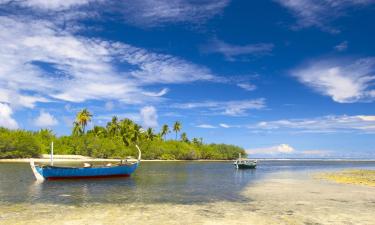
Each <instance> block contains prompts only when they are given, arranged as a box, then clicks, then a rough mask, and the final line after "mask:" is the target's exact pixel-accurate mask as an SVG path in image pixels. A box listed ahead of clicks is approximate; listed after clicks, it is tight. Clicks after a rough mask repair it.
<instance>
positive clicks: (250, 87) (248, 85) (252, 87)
mask: <svg viewBox="0 0 375 225" xmlns="http://www.w3.org/2000/svg"><path fill="white" fill-rule="evenodd" d="M237 86H238V87H240V88H242V89H245V90H246V91H254V90H255V89H257V87H256V86H255V85H254V84H251V83H239V84H237Z"/></svg>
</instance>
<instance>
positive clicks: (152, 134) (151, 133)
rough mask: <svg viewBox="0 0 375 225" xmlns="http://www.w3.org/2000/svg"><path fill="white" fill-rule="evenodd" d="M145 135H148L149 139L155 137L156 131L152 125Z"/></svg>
mask: <svg viewBox="0 0 375 225" xmlns="http://www.w3.org/2000/svg"><path fill="white" fill-rule="evenodd" d="M145 136H146V139H147V140H149V141H152V140H153V139H154V137H155V134H154V131H153V129H152V128H151V127H149V128H148V129H147V130H146V133H145Z"/></svg>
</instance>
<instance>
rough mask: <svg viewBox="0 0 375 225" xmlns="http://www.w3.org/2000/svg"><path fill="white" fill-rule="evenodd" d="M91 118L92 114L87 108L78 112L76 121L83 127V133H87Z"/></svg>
mask: <svg viewBox="0 0 375 225" xmlns="http://www.w3.org/2000/svg"><path fill="white" fill-rule="evenodd" d="M91 118H92V114H91V113H90V112H89V111H88V110H87V109H83V110H82V111H80V112H78V113H77V116H76V123H78V124H79V125H80V126H81V127H82V133H85V128H86V126H87V123H88V122H90V121H91Z"/></svg>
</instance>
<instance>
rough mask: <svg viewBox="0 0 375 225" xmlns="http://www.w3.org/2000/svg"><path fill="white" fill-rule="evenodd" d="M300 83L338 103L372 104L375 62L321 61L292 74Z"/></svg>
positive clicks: (358, 60) (359, 60) (369, 60)
mask: <svg viewBox="0 0 375 225" xmlns="http://www.w3.org/2000/svg"><path fill="white" fill-rule="evenodd" d="M292 74H293V76H295V77H296V78H297V79H298V80H299V81H300V82H301V83H303V84H305V85H307V86H309V87H311V88H312V89H314V90H315V91H317V92H319V93H321V94H323V95H327V96H330V97H331V98H332V99H333V100H334V101H336V102H340V103H349V102H358V101H373V100H374V97H375V95H374V93H375V89H374V83H373V81H374V80H375V58H362V59H357V60H354V61H353V60H349V59H324V60H318V61H313V62H311V63H309V64H307V65H305V66H302V67H300V68H298V69H295V70H294V71H292Z"/></svg>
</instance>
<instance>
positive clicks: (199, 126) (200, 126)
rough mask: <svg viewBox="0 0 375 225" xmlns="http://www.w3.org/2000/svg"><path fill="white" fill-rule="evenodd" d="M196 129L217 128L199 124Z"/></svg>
mask: <svg viewBox="0 0 375 225" xmlns="http://www.w3.org/2000/svg"><path fill="white" fill-rule="evenodd" d="M196 127H198V128H203V129H215V128H217V127H215V126H213V125H210V124H199V125H197V126H196Z"/></svg>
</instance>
